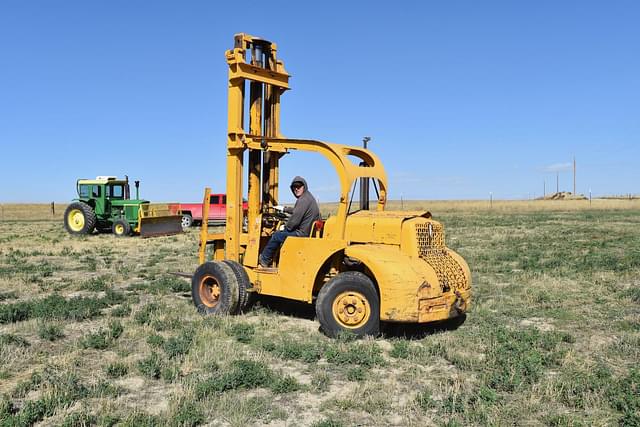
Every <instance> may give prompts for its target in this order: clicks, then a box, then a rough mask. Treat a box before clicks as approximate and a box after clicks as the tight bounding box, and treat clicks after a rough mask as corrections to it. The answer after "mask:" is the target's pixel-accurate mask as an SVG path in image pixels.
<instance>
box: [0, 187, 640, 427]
mask: <svg viewBox="0 0 640 427" xmlns="http://www.w3.org/2000/svg"><path fill="white" fill-rule="evenodd" d="M390 207H391V208H399V207H400V204H399V203H398V202H392V203H390ZM404 208H405V209H428V210H430V211H431V212H433V214H434V216H435V217H436V218H437V219H439V220H441V221H443V222H444V224H445V226H446V231H447V241H448V245H449V246H450V247H452V248H453V249H455V250H457V251H458V252H459V253H460V254H462V255H463V256H464V257H465V258H466V259H467V261H468V262H469V265H470V267H471V269H472V272H473V279H474V302H473V307H472V309H471V312H470V313H469V315H468V317H467V320H466V322H465V323H464V324H463V325H462V326H460V327H459V328H457V329H446V328H443V327H439V326H422V327H418V326H415V325H413V326H398V325H385V327H384V328H383V330H384V334H383V336H381V337H378V338H376V339H366V340H361V341H353V340H351V339H349V337H343V338H341V339H338V340H330V339H328V338H326V337H325V336H324V335H322V334H321V333H320V332H319V331H318V327H319V325H318V323H317V322H316V321H315V320H314V311H313V309H312V308H311V307H309V306H306V305H297V304H283V303H282V301H277V300H262V301H259V302H258V304H257V305H256V306H255V307H254V308H253V310H252V311H250V312H249V313H247V314H245V315H242V316H235V317H225V318H218V317H202V316H200V315H198V314H197V313H196V311H195V309H194V307H193V305H192V303H191V299H190V285H189V282H188V281H187V280H185V279H182V278H179V277H175V276H173V275H171V274H170V273H171V272H178V271H182V272H189V273H190V272H192V271H193V270H194V269H195V267H196V248H197V229H193V230H190V232H188V233H185V234H183V235H180V236H172V237H161V238H156V239H146V240H143V239H140V238H135V237H134V238H125V239H117V238H115V237H113V236H112V235H108V234H106V235H94V236H89V237H82V238H72V237H70V236H69V235H67V234H66V232H64V230H63V227H62V222H61V212H63V209H64V206H57V207H56V216H55V217H53V218H52V217H51V214H50V213H49V206H48V205H46V206H45V205H30V206H27V205H2V206H0V425H2V426H5V425H6V426H14V425H32V424H39V425H67V426H82V425H128V426H140V425H149V426H152V425H175V426H182V425H186V426H190V425H201V424H202V425H204V424H208V425H231V426H245V425H273V426H289V425H291V426H298V425H303V426H327V427H328V426H352V425H364V426H370V425H371V426H373V425H380V426H386V425H409V426H425V425H447V426H454V425H498V426H501V425H547V426H592V425H611V426H614V425H625V426H637V425H640V368H639V366H638V365H639V364H638V362H639V361H640V310H639V304H640V202H639V201H637V200H636V201H625V200H594V201H593V203H592V205H591V206H589V202H588V201H586V202H584V201H582V202H577V201H576V202H562V201H558V202H549V201H544V202H534V201H531V202H496V201H494V203H493V206H491V207H490V206H489V203H488V202H485V201H478V202H404ZM331 209H332V207H331V206H330V205H326V206H324V207H323V210H324V211H331Z"/></svg>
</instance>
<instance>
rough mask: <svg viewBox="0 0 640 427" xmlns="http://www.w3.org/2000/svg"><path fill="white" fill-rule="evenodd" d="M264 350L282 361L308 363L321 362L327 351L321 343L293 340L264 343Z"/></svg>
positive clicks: (285, 339)
mask: <svg viewBox="0 0 640 427" xmlns="http://www.w3.org/2000/svg"><path fill="white" fill-rule="evenodd" d="M262 348H263V349H264V350H266V351H268V352H269V353H272V354H274V355H276V356H278V357H280V358H282V359H288V360H302V361H303V362H307V363H313V362H317V361H318V360H320V359H321V358H322V355H323V353H324V350H325V348H324V346H323V345H322V344H321V343H319V342H315V343H314V342H304V341H300V340H298V341H296V340H294V339H293V338H283V339H281V340H279V341H277V342H273V341H267V342H263V343H262Z"/></svg>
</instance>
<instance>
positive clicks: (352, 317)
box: [316, 271, 380, 338]
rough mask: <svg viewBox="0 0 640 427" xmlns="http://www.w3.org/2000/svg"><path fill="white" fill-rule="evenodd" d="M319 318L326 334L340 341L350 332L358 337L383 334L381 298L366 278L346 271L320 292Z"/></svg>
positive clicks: (317, 307) (317, 302)
mask: <svg viewBox="0 0 640 427" xmlns="http://www.w3.org/2000/svg"><path fill="white" fill-rule="evenodd" d="M316 315H317V317H318V321H319V322H320V326H321V327H322V330H323V331H324V333H325V334H327V335H328V336H330V337H334V338H335V337H336V336H337V335H338V334H339V333H340V332H350V333H352V334H355V335H356V336H358V337H363V336H365V335H377V334H378V332H379V330H380V298H379V297H378V293H377V292H376V288H375V286H374V284H373V282H372V281H371V279H369V278H368V277H367V276H366V275H365V274H363V273H361V272H359V271H345V272H343V273H340V274H338V275H337V276H336V277H334V278H333V279H331V280H330V281H329V283H327V284H326V285H324V286H323V287H322V289H320V293H319V294H318V298H317V300H316Z"/></svg>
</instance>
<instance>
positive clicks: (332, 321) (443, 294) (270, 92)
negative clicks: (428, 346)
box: [192, 34, 471, 337]
mask: <svg viewBox="0 0 640 427" xmlns="http://www.w3.org/2000/svg"><path fill="white" fill-rule="evenodd" d="M276 54H277V46H276V44H275V43H272V42H270V41H267V40H264V39H261V38H258V37H253V36H250V35H248V34H237V35H235V37H234V46H233V49H230V50H228V51H227V52H226V60H227V64H228V66H229V93H228V139H227V221H226V229H225V231H224V233H210V232H209V230H208V226H207V223H206V221H205V222H203V224H202V228H201V232H200V244H199V263H200V265H199V267H198V268H197V269H196V271H195V273H194V275H193V276H192V297H193V302H194V304H195V306H196V307H197V308H198V310H199V311H200V312H202V313H206V314H237V313H241V312H243V311H244V310H245V309H246V307H247V305H248V304H249V303H250V301H251V299H252V296H255V295H256V294H259V295H269V296H275V297H281V298H286V299H290V300H295V301H302V302H306V303H309V304H314V303H315V309H316V314H317V318H318V321H319V322H320V326H321V329H322V330H323V332H324V333H325V334H327V335H328V336H330V337H335V336H336V335H338V334H339V333H341V332H350V333H352V334H355V335H356V336H365V335H376V334H377V333H378V332H379V327H380V321H385V322H400V323H427V322H435V321H442V320H446V319H464V315H465V312H466V311H467V310H468V308H469V305H470V299H471V273H470V271H469V267H468V266H467V263H466V262H465V261H464V259H463V258H462V257H461V256H460V255H458V254H457V253H456V252H454V251H452V250H451V249H449V248H447V247H446V245H445V237H444V227H443V225H442V224H441V223H440V222H437V221H436V220H434V219H433V218H432V216H431V214H430V213H429V212H425V211H409V212H406V211H385V204H386V202H387V189H388V187H387V176H386V173H385V170H384V167H383V165H382V162H381V161H380V159H379V158H378V157H377V156H376V155H375V154H374V153H373V152H372V151H370V150H368V149H366V148H361V147H356V146H347V145H340V144H333V143H328V142H323V141H316V140H309V139H290V138H286V137H284V136H283V135H282V134H281V133H280V98H281V96H282V95H283V93H284V92H285V91H286V90H288V89H289V77H290V76H289V74H287V72H286V70H285V68H284V63H283V62H282V60H280V59H278V58H277V55H276ZM247 94H248V98H247ZM245 102H246V103H247V104H246V105H248V111H245V110H246V109H245ZM295 151H307V152H314V153H317V154H319V155H321V156H323V157H325V158H326V159H327V160H328V161H329V162H330V163H331V164H332V165H333V167H334V168H335V171H336V174H337V178H338V181H339V183H340V196H339V203H338V208H337V213H336V214H335V215H332V216H330V217H329V218H327V219H326V221H321V222H319V223H317V224H316V225H315V226H314V229H313V230H312V232H311V235H310V236H308V237H288V238H287V239H286V241H285V242H284V244H283V245H282V247H281V249H280V253H279V257H277V259H276V260H275V262H274V265H273V266H272V267H271V268H264V267H261V266H259V264H258V256H259V254H260V252H261V250H262V249H263V248H264V247H265V245H266V243H267V242H268V240H269V238H270V236H271V235H272V234H273V233H274V232H275V231H277V229H278V226H279V225H280V224H281V222H282V220H283V218H281V217H280V216H279V213H278V212H276V211H275V210H274V206H276V205H278V204H279V203H278V201H279V194H278V187H279V183H280V181H279V179H280V177H279V165H280V161H281V160H282V157H283V156H284V155H285V154H289V153H294V152H295ZM290 157H295V155H291V156H287V159H288V160H289V158H290ZM353 158H355V159H357V161H356V162H354V161H352V159H353ZM289 161H291V160H289ZM245 174H246V176H247V179H248V186H247V187H248V195H247V199H248V210H247V221H246V227H243V220H244V218H243V209H242V203H243V178H244V176H245ZM369 183H371V186H369ZM358 186H359V188H360V193H361V197H360V203H361V204H363V205H364V206H362V205H361V207H365V208H366V204H367V200H366V199H367V194H368V193H367V191H368V190H367V189H368V188H372V189H374V190H375V192H376V196H377V204H376V206H375V209H374V210H367V209H359V210H356V211H355V212H351V201H352V198H351V197H350V196H353V193H355V192H356V191H357V190H356V187H358ZM209 192H210V190H209V189H206V190H205V198H204V200H205V201H206V200H208V195H209ZM207 208H208V204H207V203H204V209H205V210H206V209H207ZM206 215H208V213H207V212H205V213H204V216H205V217H206Z"/></svg>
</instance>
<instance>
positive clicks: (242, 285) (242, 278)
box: [222, 260, 255, 313]
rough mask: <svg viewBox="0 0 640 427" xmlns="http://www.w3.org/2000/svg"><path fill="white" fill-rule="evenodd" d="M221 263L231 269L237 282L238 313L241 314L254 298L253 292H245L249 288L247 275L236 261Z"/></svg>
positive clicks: (249, 283)
mask: <svg viewBox="0 0 640 427" xmlns="http://www.w3.org/2000/svg"><path fill="white" fill-rule="evenodd" d="M222 262H223V263H225V264H226V265H228V266H229V267H231V269H232V270H233V274H235V276H236V280H237V281H238V313H243V312H244V311H245V310H246V309H247V307H250V306H251V304H252V303H253V300H254V298H255V293H254V292H247V289H249V288H250V287H251V282H250V281H249V275H248V274H247V272H246V271H245V269H244V267H243V266H242V265H241V264H240V263H238V262H236V261H231V260H224V261H222Z"/></svg>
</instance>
